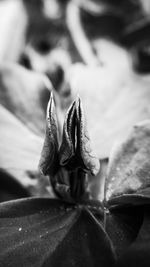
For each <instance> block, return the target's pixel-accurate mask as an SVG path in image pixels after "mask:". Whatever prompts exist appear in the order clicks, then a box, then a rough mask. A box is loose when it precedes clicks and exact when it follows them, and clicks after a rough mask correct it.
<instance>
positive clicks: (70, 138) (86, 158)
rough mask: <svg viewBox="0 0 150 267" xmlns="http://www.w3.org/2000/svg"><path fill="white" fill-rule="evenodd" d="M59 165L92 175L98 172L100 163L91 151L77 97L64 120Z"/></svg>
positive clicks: (79, 101) (80, 104)
mask: <svg viewBox="0 0 150 267" xmlns="http://www.w3.org/2000/svg"><path fill="white" fill-rule="evenodd" d="M60 164H61V165H62V166H64V167H67V168H69V169H70V168H71V169H72V170H73V169H76V168H82V169H83V170H85V171H86V172H87V171H89V172H90V173H91V174H92V175H96V174H97V173H98V171H99V167H100V163H99V160H98V159H97V158H96V156H95V155H94V154H93V151H92V149H91V145H90V139H89V136H88V133H87V129H86V121H85V116H84V112H83V107H82V103H81V100H80V98H79V97H77V99H76V101H74V102H73V103H72V105H71V107H70V109H69V110H68V113H67V115H66V118H65V122H64V129H63V138H62V145H61V148H60Z"/></svg>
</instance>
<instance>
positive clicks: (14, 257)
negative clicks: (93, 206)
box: [0, 198, 114, 267]
mask: <svg viewBox="0 0 150 267" xmlns="http://www.w3.org/2000/svg"><path fill="white" fill-rule="evenodd" d="M97 213H98V214H99V216H97V215H96V216H95V215H94V213H93V212H92V211H90V209H89V208H88V207H87V206H85V205H79V206H75V205H71V204H67V203H64V202H62V201H61V202H60V201H59V200H50V199H38V198H28V199H24V200H20V201H14V202H6V203H3V204H1V205H0V265H1V266H4V267H5V266H12V267H14V266H36V267H37V266H68V267H69V266H113V263H114V254H113V250H112V246H111V243H110V240H109V238H108V236H107V234H106V233H105V231H104V230H103V228H102V221H103V218H102V213H101V208H100V207H99V212H96V214H97ZM98 218H99V221H98Z"/></svg>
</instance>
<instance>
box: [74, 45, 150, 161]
mask: <svg viewBox="0 0 150 267" xmlns="http://www.w3.org/2000/svg"><path fill="white" fill-rule="evenodd" d="M97 45H98V46H100V47H99V53H100V55H99V56H100V57H101V60H102V64H103V65H102V66H98V67H85V66H81V65H80V66H79V65H75V66H73V68H72V70H71V73H70V75H69V77H70V87H71V89H72V92H73V94H79V95H80V97H81V98H82V99H83V105H84V107H85V113H86V114H87V128H88V130H89V135H90V137H91V140H93V144H94V149H95V151H96V152H97V155H98V156H99V157H100V159H103V158H108V157H109V154H110V151H111V149H112V146H113V144H114V142H116V141H119V140H122V139H123V138H126V137H127V135H128V132H129V130H130V128H131V127H132V126H133V125H135V124H137V123H138V122H140V121H142V120H146V119H148V118H149V117H150V107H149V99H150V90H149V85H150V81H149V76H147V77H144V76H140V75H137V74H135V73H134V72H133V70H132V66H131V58H130V57H129V56H130V55H129V54H128V53H127V52H125V50H123V49H121V48H119V47H118V46H115V45H113V44H111V43H110V42H106V41H100V43H99V44H97ZM110 58H112V60H110Z"/></svg>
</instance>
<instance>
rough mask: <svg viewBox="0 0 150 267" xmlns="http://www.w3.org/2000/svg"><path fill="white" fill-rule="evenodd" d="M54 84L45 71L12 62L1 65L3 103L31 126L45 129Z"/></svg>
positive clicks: (42, 130) (1, 101)
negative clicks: (44, 73)
mask: <svg viewBox="0 0 150 267" xmlns="http://www.w3.org/2000/svg"><path fill="white" fill-rule="evenodd" d="M50 90H52V86H51V84H50V82H49V81H48V79H46V77H45V76H44V75H42V74H38V73H35V72H33V71H28V70H26V69H25V68H23V67H21V66H19V65H17V64H11V63H5V64H3V65H2V66H1V68H0V103H1V104H2V105H3V106H4V107H5V108H6V109H8V110H9V111H10V112H11V113H13V114H14V115H15V116H16V117H17V118H18V119H19V120H20V121H21V122H23V123H24V124H25V125H26V126H27V127H28V128H29V129H30V130H32V131H33V132H35V133H36V134H38V135H42V134H43V133H44V132H45V123H44V122H45V114H46V106H47V102H48V97H49V91H50Z"/></svg>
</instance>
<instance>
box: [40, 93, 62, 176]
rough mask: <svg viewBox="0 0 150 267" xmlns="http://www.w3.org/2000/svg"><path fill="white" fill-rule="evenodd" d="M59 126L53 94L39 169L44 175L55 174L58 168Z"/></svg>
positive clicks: (49, 105) (49, 104) (48, 108)
mask: <svg viewBox="0 0 150 267" xmlns="http://www.w3.org/2000/svg"><path fill="white" fill-rule="evenodd" d="M57 134H58V126H57V117H56V111H55V104H54V100H53V96H52V94H51V96H50V100H49V103H48V106H47V118H46V135H45V141H44V145H43V150H42V153H41V159H40V163H39V168H40V170H41V172H42V173H43V174H44V175H47V174H52V175H53V174H55V173H56V172H57V168H58V137H57Z"/></svg>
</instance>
